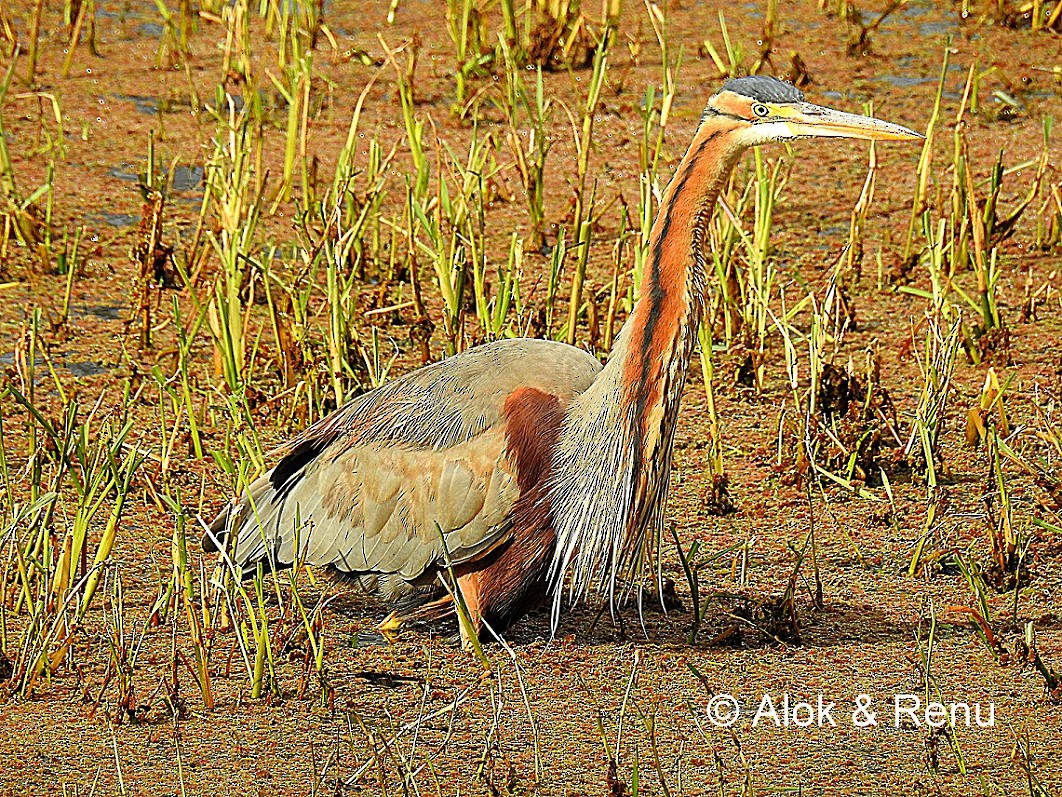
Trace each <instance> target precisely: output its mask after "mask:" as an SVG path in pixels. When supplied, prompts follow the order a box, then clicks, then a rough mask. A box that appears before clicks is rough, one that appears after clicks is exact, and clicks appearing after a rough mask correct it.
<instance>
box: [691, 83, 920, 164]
mask: <svg viewBox="0 0 1062 797" xmlns="http://www.w3.org/2000/svg"><path fill="white" fill-rule="evenodd" d="M713 116H714V117H722V118H724V119H726V120H727V121H730V122H732V124H733V130H734V136H735V138H736V140H737V143H738V144H739V145H741V146H745V147H754V146H756V145H757V144H767V143H769V142H771V141H790V140H792V139H796V138H812V137H819V136H822V137H832V138H862V139H867V140H871V141H910V140H914V139H920V138H923V136H922V135H920V134H919V133H916V132H914V131H913V130H908V129H907V128H906V127H901V126H900V125H896V124H892V123H891V122H883V121H882V120H880V119H874V118H873V117H870V116H860V115H858V114H852V113H844V112H843V111H835V110H833V109H832V108H824V107H823V106H821V105H813V104H812V103H810V102H805V101H804V95H803V94H802V93H801V92H800V89H798V88H797V87H796V86H794V85H792V84H790V83H786V82H784V81H782V80H778V78H773V77H761V76H756V77H742V78H733V79H731V80H728V81H726V83H724V84H723V87H722V88H721V89H719V91H718V92H716V93H715V94H714V95H712V98H711V99H710V100H708V107H707V108H705V109H704V120H708V119H710V118H712V117H713Z"/></svg>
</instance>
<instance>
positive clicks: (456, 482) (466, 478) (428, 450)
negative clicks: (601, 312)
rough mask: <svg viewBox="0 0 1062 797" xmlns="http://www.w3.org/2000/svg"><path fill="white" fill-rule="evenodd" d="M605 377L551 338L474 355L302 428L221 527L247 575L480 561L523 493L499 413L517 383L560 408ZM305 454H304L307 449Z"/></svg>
mask: <svg viewBox="0 0 1062 797" xmlns="http://www.w3.org/2000/svg"><path fill="white" fill-rule="evenodd" d="M598 370H600V365H599V363H598V362H597V360H595V359H594V358H593V357H591V356H590V355H589V354H587V353H586V352H583V351H581V350H579V349H576V348H573V347H570V346H565V345H563V344H559V343H555V342H552V341H540V340H524V339H518V340H508V341H498V342H495V343H490V344H486V345H484V346H479V347H477V348H475V349H471V350H469V351H467V352H464V353H462V354H459V355H457V356H455V357H451V358H449V359H446V360H442V361H440V362H438V363H435V364H433V365H430V366H427V367H425V368H422V369H419V370H417V371H414V372H412V373H410V374H407V375H406V376H404V377H401V378H399V379H397V380H395V381H393V382H391V383H389V384H387V385H385V386H384V387H382V388H380V389H378V390H375V391H372V392H371V393H366V394H364V395H362V396H359V397H358V398H356V399H355V400H353V401H352V402H350V403H349V404H347V405H346V406H345V407H343V408H342V409H340V410H338V411H337V412H336V413H333V414H332V415H331V416H329V417H328V418H325V419H324V420H322V421H320V422H318V423H317V424H315V425H314V426H312V427H310V428H309V429H307V430H305V431H304V432H303V433H301V434H300V435H299V436H298V437H296V438H295V439H294V440H293V441H291V443H290V445H289V446H287V450H288V451H289V452H290V453H289V455H288V456H287V457H286V458H285V459H282V460H281V461H280V462H279V463H278V464H277V466H276V467H275V468H274V469H273V470H271V471H270V472H269V473H267V474H265V475H264V476H262V477H261V478H259V479H258V480H256V481H255V482H254V483H253V484H252V485H251V486H250V488H249V489H248V490H247V491H246V492H245V494H244V495H243V496H242V497H241V498H240V499H238V500H237V501H236V502H235V503H234V505H233V506H231V507H230V508H229V509H228V510H227V511H226V512H225V513H223V514H222V516H219V518H218V519H217V520H216V521H215V528H216V530H218V531H220V530H221V529H217V526H219V525H223V526H224V530H225V532H227V533H233V532H234V533H236V534H237V542H236V547H235V556H234V559H235V561H236V562H237V563H238V564H239V565H241V566H242V567H244V569H245V572H247V571H253V568H254V567H255V564H256V563H257V562H259V561H262V560H269V559H271V560H273V561H275V562H277V563H278V564H281V565H288V564H291V563H292V562H294V561H295V560H296V559H299V560H301V561H304V562H305V563H307V564H313V565H324V564H334V565H335V566H336V567H338V568H340V569H342V570H345V571H348V572H352V573H380V574H394V575H395V576H398V577H400V578H402V579H404V580H406V581H416V580H417V579H420V578H422V577H423V576H424V575H425V574H426V573H427V574H430V572H432V571H434V570H435V569H437V568H438V567H439V566H440V565H441V563H442V562H443V561H444V551H443V541H442V539H441V538H440V531H441V532H442V534H443V535H444V537H445V544H446V549H447V550H448V551H449V554H450V556H451V557H452V559H453V561H454V562H455V563H460V562H463V561H468V560H470V559H474V558H476V557H478V556H481V555H482V554H483V553H485V552H486V551H488V550H490V549H491V548H492V547H494V546H496V545H498V544H500V543H501V542H503V541H504V540H505V539H507V535H508V533H509V524H510V512H511V510H512V507H513V504H514V503H515V502H516V499H517V498H518V497H519V494H520V490H519V487H518V485H517V483H516V477H515V473H514V472H513V466H512V463H510V462H509V460H508V458H507V456H506V440H505V428H504V424H505V420H504V406H505V401H506V399H507V397H508V396H509V395H510V394H511V393H512V392H513V391H515V390H517V389H519V388H521V387H533V388H537V389H539V390H543V391H545V392H549V393H552V394H553V395H556V396H557V397H558V398H560V399H561V400H562V402H564V403H565V404H566V403H567V402H568V401H570V400H571V399H572V398H573V397H574V396H576V395H578V394H579V393H581V392H582V391H583V390H585V389H586V388H587V387H588V386H589V385H590V383H591V382H592V381H593V379H594V376H595V375H596V373H597V372H598ZM307 452H308V453H307Z"/></svg>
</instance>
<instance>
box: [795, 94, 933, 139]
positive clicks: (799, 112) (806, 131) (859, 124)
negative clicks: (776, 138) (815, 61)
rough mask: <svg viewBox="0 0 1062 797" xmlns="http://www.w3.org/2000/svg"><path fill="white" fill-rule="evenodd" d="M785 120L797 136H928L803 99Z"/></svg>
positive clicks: (879, 137) (914, 137)
mask: <svg viewBox="0 0 1062 797" xmlns="http://www.w3.org/2000/svg"><path fill="white" fill-rule="evenodd" d="M785 124H786V125H787V126H788V127H789V129H790V130H792V131H793V133H794V135H797V136H832V137H835V138H862V139H867V140H869V141H914V140H917V139H922V138H925V136H923V135H922V134H921V133H916V132H915V131H914V130H908V129H907V128H906V127H903V126H902V125H895V124H893V123H892V122H884V121H882V120H881V119H875V118H873V117H872V116H860V115H859V114H854V113H844V112H843V111H835V110H833V109H832V108H824V107H823V106H821V105H812V104H811V103H809V102H802V103H800V104H799V105H797V106H796V108H794V109H793V113H792V116H790V117H789V118H788V119H786V120H785Z"/></svg>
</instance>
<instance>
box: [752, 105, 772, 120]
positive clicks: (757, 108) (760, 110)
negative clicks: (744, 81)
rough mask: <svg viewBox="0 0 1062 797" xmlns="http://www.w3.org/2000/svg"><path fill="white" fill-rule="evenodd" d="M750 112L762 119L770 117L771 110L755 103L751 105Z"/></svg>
mask: <svg viewBox="0 0 1062 797" xmlns="http://www.w3.org/2000/svg"><path fill="white" fill-rule="evenodd" d="M752 112H753V113H754V114H756V115H757V116H758V117H760V118H761V119H762V118H764V117H765V116H770V113H771V109H770V108H768V107H767V106H766V105H761V104H760V103H758V102H757V103H754V104H753V106H752Z"/></svg>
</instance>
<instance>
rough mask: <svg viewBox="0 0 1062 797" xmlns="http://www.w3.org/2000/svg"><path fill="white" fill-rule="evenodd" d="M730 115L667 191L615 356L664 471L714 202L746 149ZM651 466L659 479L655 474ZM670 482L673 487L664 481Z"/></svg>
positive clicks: (626, 397)
mask: <svg viewBox="0 0 1062 797" xmlns="http://www.w3.org/2000/svg"><path fill="white" fill-rule="evenodd" d="M732 132H733V131H732V129H731V128H730V127H729V125H728V124H727V122H726V121H725V120H722V119H719V120H716V119H711V118H710V119H709V120H707V121H706V122H705V123H704V124H702V125H701V128H700V130H699V131H698V132H697V135H696V136H695V137H694V139H693V142H692V143H691V144H690V148H689V150H688V151H687V152H686V156H685V157H684V158H683V159H682V163H681V164H680V165H679V168H678V170H677V171H676V172H675V176H674V177H673V178H672V180H671V183H670V184H669V185H668V187H667V190H666V191H665V192H664V197H663V200H662V202H661V205H660V213H659V214H658V215H657V218H656V222H655V223H654V224H653V229H652V233H651V235H650V238H649V256H648V258H647V260H646V265H645V271H644V273H643V275H642V283H641V297H640V298H639V300H638V302H637V304H635V306H634V310H633V311H632V313H631V316H630V318H629V319H628V320H627V323H626V325H625V328H624V330H623V332H622V333H621V335H620V336H619V338H618V340H617V345H616V347H615V348H614V349H613V352H612V355H611V357H610V358H609V366H611V368H609V370H612V369H615V368H617V366H618V371H617V372H616V373H615V376H614V378H616V379H617V381H618V386H619V388H620V391H619V392H620V400H621V403H622V404H623V405H625V409H626V412H625V413H624V414H625V415H626V416H627V417H628V418H630V419H632V420H633V421H634V423H636V424H638V425H640V429H631V430H629V431H630V432H633V433H634V435H635V437H636V439H638V440H639V441H640V443H641V446H640V448H641V452H640V453H641V458H642V462H643V467H644V466H645V465H648V464H649V463H650V462H655V463H656V468H653V470H658V469H659V468H661V467H662V468H663V469H664V470H665V471H666V469H667V467H668V466H669V464H670V451H671V443H672V440H673V436H674V427H675V423H674V422H675V418H676V416H677V414H678V408H679V398H680V397H681V394H682V389H683V387H684V385H685V380H686V371H687V368H688V367H689V362H690V358H691V356H692V354H693V349H694V345H695V343H696V340H697V330H698V327H699V325H700V322H701V316H702V313H703V307H704V299H705V289H706V281H707V274H706V263H705V259H704V254H703V251H702V245H703V241H704V238H705V236H706V234H707V226H708V222H709V220H710V218H711V215H712V209H713V207H714V205H715V201H716V199H717V198H718V196H719V192H720V191H721V190H722V188H723V186H724V184H725V183H726V181H727V179H728V178H729V176H730V172H731V171H732V170H733V168H734V164H735V163H736V162H737V160H738V158H739V157H740V155H741V152H742V148H741V147H740V146H737V145H736V144H735V142H734V138H733V135H731V134H732ZM662 475H664V474H661V473H659V472H657V473H656V474H649V473H644V474H643V478H644V477H646V476H648V477H649V478H650V481H653V480H654V479H653V476H657V477H659V476H662ZM665 489H666V487H665Z"/></svg>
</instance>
